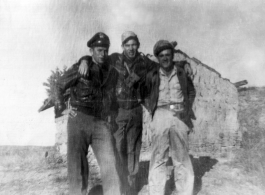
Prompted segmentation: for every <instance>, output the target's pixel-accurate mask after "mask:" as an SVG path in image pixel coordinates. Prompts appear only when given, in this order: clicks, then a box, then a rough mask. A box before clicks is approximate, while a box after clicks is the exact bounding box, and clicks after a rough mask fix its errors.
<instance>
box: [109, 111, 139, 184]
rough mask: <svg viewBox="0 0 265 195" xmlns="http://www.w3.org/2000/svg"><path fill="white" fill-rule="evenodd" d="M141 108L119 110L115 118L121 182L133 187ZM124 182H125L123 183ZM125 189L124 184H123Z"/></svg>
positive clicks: (136, 164)
mask: <svg viewBox="0 0 265 195" xmlns="http://www.w3.org/2000/svg"><path fill="white" fill-rule="evenodd" d="M142 116H143V111H142V107H141V106H138V107H136V108H133V109H130V110H126V109H122V108H119V113H118V116H117V118H116V123H117V124H118V130H117V131H116V132H115V133H114V137H115V140H116V147H117V151H118V155H119V157H120V166H121V170H122V176H123V178H124V180H123V182H127V184H129V185H130V187H134V185H135V184H134V179H135V175H136V173H137V172H138V170H139V156H140V150H141V138H142V129H143V128H142ZM125 180H126V181H125ZM123 185H124V187H126V183H124V184H123Z"/></svg>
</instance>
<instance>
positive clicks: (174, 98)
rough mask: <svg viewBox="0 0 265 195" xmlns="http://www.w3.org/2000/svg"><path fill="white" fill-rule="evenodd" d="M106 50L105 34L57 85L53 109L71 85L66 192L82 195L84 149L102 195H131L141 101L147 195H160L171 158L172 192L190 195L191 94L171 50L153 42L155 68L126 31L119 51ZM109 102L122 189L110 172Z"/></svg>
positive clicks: (98, 36) (85, 176) (90, 44)
mask: <svg viewBox="0 0 265 195" xmlns="http://www.w3.org/2000/svg"><path fill="white" fill-rule="evenodd" d="M109 45H110V42H109V38H108V37H107V35H105V34H104V33H97V34H96V35H94V37H92V38H91V39H90V40H89V41H88V47H90V48H91V49H90V51H91V54H92V57H90V56H85V57H83V58H81V59H80V60H79V62H78V63H77V64H74V65H73V66H72V68H71V69H69V70H68V71H67V72H66V73H65V74H64V76H63V77H62V78H61V79H60V80H59V81H58V94H57V97H58V98H57V101H56V106H57V108H58V109H60V108H61V105H62V103H63V93H64V92H65V91H66V90H67V89H68V88H70V91H71V100H70V104H71V107H72V108H71V110H72V111H73V112H74V115H72V117H70V118H69V121H68V125H67V128H68V159H67V160H68V175H69V192H70V194H71V195H78V194H82V195H84V194H86V189H87V184H88V168H89V167H88V162H87V158H86V155H87V151H88V147H89V145H91V146H92V149H93V151H94V153H95V156H96V158H97V161H98V163H99V166H100V170H101V177H102V182H103V191H104V194H105V195H107V194H115V195H119V194H121V193H124V194H126V195H128V194H137V192H136V189H135V176H136V173H137V172H138V170H139V156H140V149H141V136H142V107H141V104H144V103H146V105H148V106H147V109H148V110H149V112H150V113H151V114H152V117H153V121H152V124H151V127H152V133H153V136H152V146H153V152H152V157H151V161H150V171H149V179H148V180H149V190H150V195H156V194H157V195H163V194H164V192H165V183H166V181H167V175H166V173H167V171H166V163H167V161H168V158H169V156H171V158H172V161H173V165H174V173H175V184H176V189H177V191H178V193H179V194H181V195H191V194H192V191H193V182H194V173H193V168H192V164H191V161H190V158H189V154H188V132H189V127H188V124H189V123H188V121H189V119H188V116H189V111H190V110H191V103H192V102H193V99H194V97H195V91H194V87H193V85H192V82H191V81H190V79H189V78H188V77H187V76H186V73H185V71H184V70H183V69H182V68H179V67H178V66H177V64H176V63H174V62H173V51H174V47H173V45H172V44H171V43H169V42H168V41H164V40H162V41H158V42H157V43H156V45H155V46H154V55H155V56H156V57H157V59H158V61H159V65H158V64H156V63H154V62H153V61H151V60H150V59H148V58H147V57H146V56H144V55H143V54H141V53H139V52H138V49H139V46H140V42H139V39H138V37H137V35H136V34H135V33H133V32H131V31H128V32H125V33H123V35H122V48H123V53H122V54H118V53H114V54H112V55H110V56H108V48H109ZM80 72H81V73H82V72H83V74H80ZM114 101H116V102H117V103H118V115H117V117H116V123H117V125H118V129H117V131H116V132H115V133H114V138H115V141H116V148H117V152H118V157H119V160H118V161H119V162H120V166H121V170H122V174H121V175H120V176H121V179H122V181H123V183H122V184H121V182H120V178H119V176H118V170H117V167H116V160H115V152H114V145H113V140H112V137H113V134H112V132H111V131H110V128H109V124H108V123H107V122H106V121H104V119H106V118H107V117H108V114H109V110H110V106H111V104H112V103H113V102H114ZM145 101H146V102H145ZM121 185H122V187H121ZM121 188H123V189H121Z"/></svg>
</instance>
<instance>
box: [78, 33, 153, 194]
mask: <svg viewBox="0 0 265 195" xmlns="http://www.w3.org/2000/svg"><path fill="white" fill-rule="evenodd" d="M121 43H122V49H123V52H122V53H121V54H119V53H113V54H111V55H110V56H109V59H110V63H111V66H112V67H114V69H115V70H116V73H117V74H116V75H114V74H113V77H115V80H116V82H115V84H114V85H113V88H114V90H115V95H116V100H117V104H118V111H117V117H116V123H117V125H118V129H117V130H116V131H115V133H114V138H115V140H116V147H117V151H118V156H119V159H120V166H121V170H122V175H121V176H122V177H123V178H124V179H123V180H122V181H123V182H124V183H123V187H124V189H123V192H124V193H125V194H126V195H133V194H137V190H138V189H136V181H135V178H136V174H137V172H138V170H139V156H140V149H141V137H142V113H143V111H142V107H141V105H144V103H145V99H146V95H147V94H146V93H145V92H146V91H145V78H146V73H147V72H149V71H150V70H151V69H153V68H154V67H155V66H157V65H156V63H155V62H153V61H151V60H150V59H149V58H148V57H146V56H145V55H143V54H142V53H140V52H139V51H138V49H139V47H140V42H139V39H138V36H137V35H136V34H135V33H134V32H132V31H126V32H124V33H123V34H122V36H121ZM83 63H84V66H83V68H84V70H83V69H82V68H81V67H80V68H81V69H80V73H84V74H87V72H89V71H88V70H89V68H90V67H89V65H88V63H87V62H86V61H83Z"/></svg>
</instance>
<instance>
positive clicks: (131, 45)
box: [122, 39, 139, 59]
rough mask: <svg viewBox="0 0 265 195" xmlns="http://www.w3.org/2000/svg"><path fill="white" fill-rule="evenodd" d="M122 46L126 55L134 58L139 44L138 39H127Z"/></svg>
mask: <svg viewBox="0 0 265 195" xmlns="http://www.w3.org/2000/svg"><path fill="white" fill-rule="evenodd" d="M122 48H123V51H124V53H125V55H126V56H127V57H128V58H130V59H133V58H134V57H135V55H136V53H137V50H138V48H139V45H138V43H137V41H136V40H134V39H131V40H129V41H127V42H126V43H124V44H123V46H122Z"/></svg>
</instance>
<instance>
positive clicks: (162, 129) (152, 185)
mask: <svg viewBox="0 0 265 195" xmlns="http://www.w3.org/2000/svg"><path fill="white" fill-rule="evenodd" d="M150 126H151V130H152V154H151V160H150V167H149V177H148V185H149V194H150V195H163V194H165V190H166V189H165V186H166V181H167V180H168V179H169V175H168V169H167V165H166V163H167V161H168V159H169V157H170V156H171V159H172V163H173V170H174V182H175V186H176V191H177V193H178V195H192V194H193V185H194V172H193V167H192V164H191V160H190V157H189V153H188V131H189V128H188V127H187V125H186V124H185V123H184V122H183V120H181V115H180V114H177V115H176V114H175V113H173V112H172V111H170V110H167V109H163V108H158V109H157V110H156V112H155V114H154V118H153V121H152V122H151V124H150Z"/></svg>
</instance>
